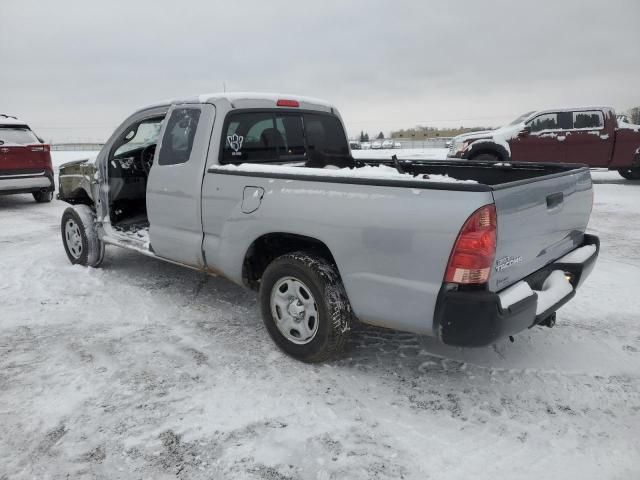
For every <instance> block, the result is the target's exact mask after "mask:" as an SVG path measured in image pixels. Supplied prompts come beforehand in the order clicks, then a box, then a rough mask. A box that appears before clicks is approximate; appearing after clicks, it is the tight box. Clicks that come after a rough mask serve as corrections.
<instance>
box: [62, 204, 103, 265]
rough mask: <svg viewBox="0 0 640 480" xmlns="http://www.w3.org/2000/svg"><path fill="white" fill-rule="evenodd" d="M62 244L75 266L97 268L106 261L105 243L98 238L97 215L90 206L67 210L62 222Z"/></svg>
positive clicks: (74, 207)
mask: <svg viewBox="0 0 640 480" xmlns="http://www.w3.org/2000/svg"><path fill="white" fill-rule="evenodd" d="M60 232H61V234H62V244H63V245H64V250H65V252H67V257H69V261H70V262H71V263H73V264H74V265H85V266H88V267H97V266H99V265H100V264H101V263H102V260H103V259H104V243H102V241H101V240H100V238H98V232H97V231H96V223H95V215H94V213H93V210H91V207H89V206H88V205H75V206H73V207H69V208H67V209H66V210H65V211H64V213H63V214H62V221H61V222H60Z"/></svg>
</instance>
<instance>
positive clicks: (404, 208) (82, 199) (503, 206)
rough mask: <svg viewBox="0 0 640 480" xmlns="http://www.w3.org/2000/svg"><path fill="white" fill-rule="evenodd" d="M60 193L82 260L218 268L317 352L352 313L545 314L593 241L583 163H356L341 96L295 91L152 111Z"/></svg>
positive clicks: (530, 317) (576, 282)
mask: <svg viewBox="0 0 640 480" xmlns="http://www.w3.org/2000/svg"><path fill="white" fill-rule="evenodd" d="M59 198H60V199H62V200H65V201H67V202H69V203H70V204H72V206H71V207H69V208H67V209H66V211H65V212H64V214H63V217H62V221H61V233H62V240H63V244H64V248H65V251H66V253H67V255H68V257H69V260H70V261H71V262H72V263H78V264H83V265H89V266H97V265H99V264H100V262H101V261H102V258H103V256H104V251H105V244H109V245H116V246H119V247H124V248H129V249H134V250H137V251H139V252H141V253H143V254H145V255H149V256H153V257H156V258H159V259H163V260H166V261H170V262H173V263H178V264H181V265H185V266H188V267H191V268H195V269H198V270H201V271H204V272H208V273H211V274H219V275H223V276H225V277H227V278H228V279H230V280H231V281H233V282H236V283H238V284H240V285H244V286H246V287H248V288H252V289H255V290H258V291H259V296H260V305H261V309H262V316H263V320H264V322H265V325H266V327H267V330H268V332H269V334H270V335H271V337H272V338H273V339H274V341H275V342H276V343H277V344H278V345H279V346H280V347H281V348H282V349H283V350H284V351H285V352H287V353H288V354H290V355H292V356H294V357H296V358H298V359H301V360H304V361H309V362H311V361H322V360H325V359H327V358H329V357H331V356H332V355H334V354H336V353H338V352H339V351H341V350H342V349H343V348H344V347H345V345H346V342H347V338H348V334H349V330H350V325H351V323H352V322H353V321H354V320H355V319H356V318H357V319H358V320H360V321H363V322H367V323H371V324H374V325H380V326H384V327H390V328H396V329H401V330H407V331H412V332H417V333H420V334H425V335H432V336H435V337H437V338H439V339H440V340H441V341H443V342H444V343H447V344H450V345H460V346H480V345H487V344H490V343H492V342H494V341H495V340H497V339H498V338H500V337H503V336H506V335H512V334H515V333H517V332H519V331H521V330H524V329H527V328H530V327H533V326H534V325H538V324H545V325H548V326H552V325H553V323H554V321H555V311H556V310H557V309H558V308H559V307H560V306H561V305H563V304H564V303H565V302H567V301H568V300H569V299H571V298H572V297H573V295H574V294H575V291H576V289H577V288H578V287H579V286H580V285H581V283H582V282H583V281H584V279H585V278H586V277H587V275H588V274H589V273H590V272H591V269H592V268H593V266H594V264H595V260H596V257H597V255H598V250H599V242H598V239H597V237H595V236H593V235H588V234H585V229H586V226H587V223H588V221H589V216H590V213H591V207H592V200H593V190H592V184H591V176H590V173H589V169H588V168H586V167H585V166H582V165H572V164H554V165H546V164H536V163H524V164H518V163H510V164H508V165H501V164H496V163H495V162H468V161H465V160H447V161H438V162H427V161H420V160H417V161H399V160H398V159H396V158H394V159H391V158H390V159H389V160H354V158H353V157H352V156H351V153H350V150H349V145H348V140H347V136H346V134H345V130H344V126H343V124H342V120H341V119H340V116H339V114H338V111H337V110H336V109H335V107H333V106H332V105H331V104H329V103H327V102H324V101H321V100H316V99H311V98H305V97H297V96H290V95H269V94H244V93H234V94H230V93H224V94H209V95H201V96H199V97H195V98H187V99H183V100H176V101H168V102H164V103H160V104H157V105H152V106H150V107H147V108H143V109H141V110H139V111H137V112H135V113H134V114H133V115H132V116H130V117H129V118H128V119H127V120H125V122H124V123H123V124H122V125H121V126H120V127H118V129H117V130H116V131H115V132H114V134H113V135H112V136H111V138H110V139H109V140H108V141H107V143H106V144H105V146H104V148H103V149H102V150H101V151H100V153H99V155H98V156H97V159H96V160H95V161H94V162H89V161H86V160H85V161H78V162H71V163H68V164H66V165H63V166H62V167H61V168H60V188H59ZM253 321H254V320H253V319H251V318H247V322H253Z"/></svg>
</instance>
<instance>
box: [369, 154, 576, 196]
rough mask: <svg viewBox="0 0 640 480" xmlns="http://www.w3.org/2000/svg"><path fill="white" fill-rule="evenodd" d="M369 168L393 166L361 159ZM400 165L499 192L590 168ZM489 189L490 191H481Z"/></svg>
mask: <svg viewBox="0 0 640 480" xmlns="http://www.w3.org/2000/svg"><path fill="white" fill-rule="evenodd" d="M358 160H359V161H360V162H363V163H364V164H367V165H376V164H383V165H389V166H393V165H394V162H393V161H392V160H381V159H373V158H372V159H367V158H359V159H358ZM397 163H398V165H399V166H400V167H401V168H402V169H404V170H405V171H407V172H408V173H411V174H414V175H425V174H426V175H448V176H450V177H452V178H456V179H458V180H475V181H476V182H478V184H476V185H474V184H455V183H454V184H449V185H447V186H449V187H452V189H456V190H458V189H460V190H473V191H478V190H483V191H484V190H499V189H502V188H508V187H513V186H516V185H519V184H526V183H530V182H535V181H538V180H540V179H541V178H540V177H546V178H550V176H562V175H566V174H569V173H575V172H576V171H578V170H584V171H587V170H588V167H587V166H586V165H582V164H575V163H529V162H505V163H495V162H479V161H469V160H462V161H460V160H426V159H424V160H423V159H419V158H418V159H414V158H412V159H411V160H398V162H397ZM482 187H490V188H482Z"/></svg>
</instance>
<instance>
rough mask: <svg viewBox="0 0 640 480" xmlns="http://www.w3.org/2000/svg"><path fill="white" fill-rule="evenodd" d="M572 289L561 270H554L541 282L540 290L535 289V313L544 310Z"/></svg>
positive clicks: (537, 313)
mask: <svg viewBox="0 0 640 480" xmlns="http://www.w3.org/2000/svg"><path fill="white" fill-rule="evenodd" d="M572 291H573V287H572V286H571V284H570V283H569V280H567V278H566V277H565V276H564V272H563V271H562V270H554V271H553V272H551V275H549V276H548V277H547V279H546V280H545V281H544V283H543V284H542V290H539V291H538V290H536V293H537V294H538V305H537V306H536V315H539V314H541V313H542V312H544V311H546V310H547V309H549V308H550V307H552V306H553V305H554V304H556V303H558V302H559V301H560V300H562V299H563V298H564V297H566V296H567V295H569V294H570V293H571V292H572Z"/></svg>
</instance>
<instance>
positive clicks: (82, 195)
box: [58, 186, 94, 207]
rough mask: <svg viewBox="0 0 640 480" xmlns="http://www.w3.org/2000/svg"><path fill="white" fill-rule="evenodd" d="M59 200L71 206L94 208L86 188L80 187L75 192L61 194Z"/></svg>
mask: <svg viewBox="0 0 640 480" xmlns="http://www.w3.org/2000/svg"><path fill="white" fill-rule="evenodd" d="M58 196H59V199H60V200H63V201H65V202H67V203H69V204H71V205H88V206H89V207H93V206H94V202H93V199H92V198H91V195H90V193H89V192H87V190H86V189H85V188H84V187H82V186H81V187H78V188H76V189H75V190H73V191H71V192H69V193H63V192H60V193H59V195H58Z"/></svg>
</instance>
